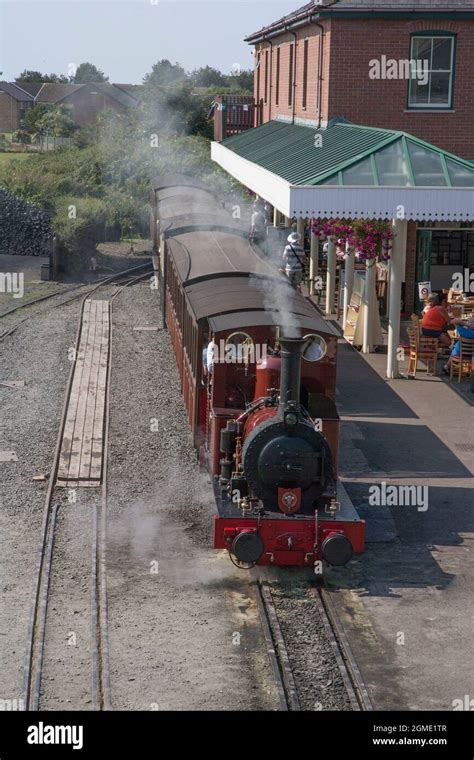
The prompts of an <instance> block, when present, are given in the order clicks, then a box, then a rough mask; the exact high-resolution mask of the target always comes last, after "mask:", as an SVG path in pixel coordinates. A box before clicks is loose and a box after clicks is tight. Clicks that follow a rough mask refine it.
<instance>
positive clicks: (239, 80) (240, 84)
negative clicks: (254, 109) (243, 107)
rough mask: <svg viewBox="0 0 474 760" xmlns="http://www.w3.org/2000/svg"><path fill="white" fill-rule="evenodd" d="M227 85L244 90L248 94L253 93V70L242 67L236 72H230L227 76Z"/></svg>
mask: <svg viewBox="0 0 474 760" xmlns="http://www.w3.org/2000/svg"><path fill="white" fill-rule="evenodd" d="M227 85H228V87H232V89H234V90H236V89H237V90H245V91H248V93H249V94H252V93H253V71H252V70H251V69H244V70H241V71H239V72H238V73H235V74H234V73H232V74H229V75H228V76H227Z"/></svg>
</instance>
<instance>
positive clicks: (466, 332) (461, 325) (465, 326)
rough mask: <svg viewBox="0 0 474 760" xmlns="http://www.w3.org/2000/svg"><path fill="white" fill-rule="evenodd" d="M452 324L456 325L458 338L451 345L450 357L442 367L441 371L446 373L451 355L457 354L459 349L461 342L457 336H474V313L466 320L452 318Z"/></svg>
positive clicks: (447, 372) (448, 369)
mask: <svg viewBox="0 0 474 760" xmlns="http://www.w3.org/2000/svg"><path fill="white" fill-rule="evenodd" d="M452 324H453V325H456V333H457V338H458V340H457V341H456V343H455V344H454V346H453V350H452V351H451V354H450V357H449V359H448V361H447V363H446V364H445V365H444V367H443V372H444V373H445V374H446V375H448V374H449V371H450V366H451V358H452V357H453V356H459V354H460V351H461V342H460V340H459V338H460V337H461V338H474V314H473V315H472V316H471V317H469V319H468V321H467V322H466V321H465V320H464V319H453V320H452Z"/></svg>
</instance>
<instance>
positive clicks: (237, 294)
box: [151, 175, 365, 568]
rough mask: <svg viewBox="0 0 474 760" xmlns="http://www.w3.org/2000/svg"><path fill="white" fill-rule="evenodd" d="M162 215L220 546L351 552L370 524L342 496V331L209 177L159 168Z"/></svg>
mask: <svg viewBox="0 0 474 760" xmlns="http://www.w3.org/2000/svg"><path fill="white" fill-rule="evenodd" d="M151 224H152V236H153V240H154V246H155V250H156V251H159V262H160V263H159V269H160V283H161V295H162V301H161V302H162V307H163V319H164V323H165V325H166V327H167V328H168V331H169V335H170V339H171V342H172V345H173V349H174V353H175V356H176V361H177V366H178V371H179V375H180V380H181V390H182V394H183V399H184V403H185V407H186V411H187V415H188V419H189V423H190V427H191V430H192V433H193V440H194V444H195V446H196V449H197V450H198V452H199V456H200V461H201V463H202V464H205V465H206V466H207V467H208V469H209V471H210V473H211V476H212V480H213V484H214V492H215V497H216V505H217V513H216V516H215V522H214V546H215V548H216V549H226V550H227V551H228V552H229V554H230V557H231V559H232V561H233V562H234V563H235V564H236V565H238V566H239V567H246V568H248V567H251V566H253V565H255V564H257V565H276V566H303V567H304V566H306V567H311V566H314V565H316V563H320V562H322V561H323V560H324V561H326V562H327V563H329V564H331V565H344V564H346V563H347V562H348V561H349V560H350V558H351V557H352V554H353V553H354V552H362V551H363V550H364V527H365V524H364V521H363V520H360V518H359V517H358V515H357V513H356V512H355V510H354V509H353V507H352V506H351V505H350V504H347V503H344V504H343V505H341V504H339V502H338V501H337V457H338V441H339V425H340V421H339V416H338V413H337V409H336V404H335V388H336V361H337V339H338V333H337V331H336V330H335V328H334V327H333V326H332V325H331V323H329V322H328V321H326V320H324V319H323V318H322V316H321V315H320V314H319V312H318V310H317V309H316V308H315V306H314V305H313V304H312V303H311V302H310V301H309V300H308V299H306V298H304V297H303V296H302V295H301V293H299V292H298V291H297V290H295V289H294V288H292V287H291V285H290V284H289V283H288V281H287V279H286V278H285V276H284V275H283V274H281V273H280V272H279V271H278V268H277V267H276V266H275V265H274V263H273V262H272V261H271V260H269V259H268V258H267V257H265V256H262V255H260V254H259V252H258V251H257V250H256V249H254V247H252V246H251V245H250V244H249V241H248V236H247V232H248V231H247V230H246V229H243V228H242V226H241V225H239V224H237V223H235V222H234V221H233V219H232V216H231V214H230V212H229V211H228V210H227V209H226V207H225V205H224V204H223V203H222V202H220V201H219V200H217V199H216V197H215V196H214V195H213V193H212V192H211V191H210V190H209V188H207V186H205V185H204V184H203V183H200V182H199V181H197V180H195V179H191V178H189V177H183V176H180V175H164V176H161V177H158V178H157V180H156V181H155V182H154V186H153V195H152V217H151Z"/></svg>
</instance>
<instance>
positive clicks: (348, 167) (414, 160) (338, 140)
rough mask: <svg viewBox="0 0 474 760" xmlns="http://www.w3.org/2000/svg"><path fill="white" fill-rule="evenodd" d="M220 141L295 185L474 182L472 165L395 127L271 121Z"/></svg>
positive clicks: (458, 184)
mask: <svg viewBox="0 0 474 760" xmlns="http://www.w3.org/2000/svg"><path fill="white" fill-rule="evenodd" d="M222 145H224V146H225V147H226V148H228V149H229V150H231V151H234V152H235V153H237V154H238V155H239V156H241V157H242V158H245V159H246V160H248V161H252V163H254V164H258V166H261V167H263V168H264V169H267V170H268V171H270V172H273V173H274V174H277V175H278V176H279V177H282V178H283V179H285V180H286V181H287V182H289V183H291V184H292V185H321V184H324V185H342V186H346V187H347V186H357V187H359V186H361V185H362V186H371V187H374V186H383V187H474V164H471V163H470V162H469V161H465V160H463V159H461V158H458V157H457V156H454V155H452V154H450V153H448V152H447V151H444V150H441V148H436V147H435V146H434V145H430V144H429V143H427V142H424V141H423V140H420V139H419V138H417V137H414V136H413V135H410V134H407V133H405V132H399V131H397V130H394V129H379V128H376V127H365V126H360V125H358V124H351V123H348V122H345V121H338V122H336V123H334V124H333V125H332V126H331V125H330V126H329V127H327V128H326V129H314V128H313V127H303V126H297V125H295V124H287V123H285V122H281V121H269V122H267V123H266V124H263V125H262V126H260V127H257V128H256V129H250V130H248V131H247V132H242V133H241V134H239V135H234V136H232V137H228V138H227V139H226V140H224V141H223V143H222Z"/></svg>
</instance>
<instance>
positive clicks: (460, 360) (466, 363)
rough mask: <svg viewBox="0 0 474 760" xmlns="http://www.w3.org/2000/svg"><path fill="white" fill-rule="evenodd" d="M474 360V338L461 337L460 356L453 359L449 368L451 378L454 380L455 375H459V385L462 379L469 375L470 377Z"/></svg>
mask: <svg viewBox="0 0 474 760" xmlns="http://www.w3.org/2000/svg"><path fill="white" fill-rule="evenodd" d="M473 358H474V338H463V337H462V336H459V356H452V357H451V364H450V366H449V378H450V380H452V379H453V375H454V374H457V377H458V383H460V382H461V379H462V378H463V377H464V376H465V375H467V376H468V377H469V376H470V374H471V372H472V364H473Z"/></svg>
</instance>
